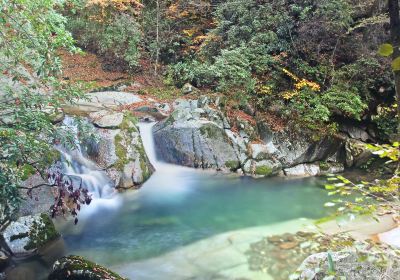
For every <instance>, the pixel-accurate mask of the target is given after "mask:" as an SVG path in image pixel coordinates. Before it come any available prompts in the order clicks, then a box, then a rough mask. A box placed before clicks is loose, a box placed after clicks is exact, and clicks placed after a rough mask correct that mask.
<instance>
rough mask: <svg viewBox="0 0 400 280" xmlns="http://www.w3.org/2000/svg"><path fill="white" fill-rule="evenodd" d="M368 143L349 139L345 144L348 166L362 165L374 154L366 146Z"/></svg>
mask: <svg viewBox="0 0 400 280" xmlns="http://www.w3.org/2000/svg"><path fill="white" fill-rule="evenodd" d="M365 145H366V143H364V142H362V141H359V140H356V139H348V140H347V141H346V144H345V149H346V166H347V167H360V166H362V165H363V164H366V163H367V162H368V161H369V160H370V159H371V158H372V157H373V154H372V152H371V151H370V150H368V149H367V148H366V146H365Z"/></svg>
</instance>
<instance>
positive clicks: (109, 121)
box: [89, 110, 124, 128]
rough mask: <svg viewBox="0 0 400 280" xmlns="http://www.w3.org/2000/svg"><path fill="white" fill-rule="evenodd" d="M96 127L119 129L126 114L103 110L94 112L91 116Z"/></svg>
mask: <svg viewBox="0 0 400 280" xmlns="http://www.w3.org/2000/svg"><path fill="white" fill-rule="evenodd" d="M89 118H90V119H91V120H92V122H93V123H94V125H95V126H97V127H100V128H118V127H119V126H120V125H121V123H122V121H123V119H124V114H123V113H121V112H118V113H113V112H110V111H106V110H102V111H99V112H94V113H91V114H90V115H89Z"/></svg>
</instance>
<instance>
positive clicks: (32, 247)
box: [3, 214, 59, 257]
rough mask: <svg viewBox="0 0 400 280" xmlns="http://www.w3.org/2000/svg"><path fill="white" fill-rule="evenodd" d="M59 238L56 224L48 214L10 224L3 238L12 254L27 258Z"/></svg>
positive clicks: (28, 217)
mask: <svg viewBox="0 0 400 280" xmlns="http://www.w3.org/2000/svg"><path fill="white" fill-rule="evenodd" d="M58 237H59V234H58V232H57V231H56V229H55V227H54V224H53V222H52V220H51V219H50V217H49V216H48V215H47V214H39V215H34V216H24V217H21V218H19V219H18V220H16V221H13V222H11V223H10V225H8V226H7V228H6V229H5V230H4V232H3V238H4V241H5V243H6V244H7V246H8V248H9V249H10V250H11V252H12V254H13V255H15V256H17V257H27V256H31V255H33V254H35V252H36V251H37V250H38V249H39V248H41V247H43V246H44V245H46V244H48V243H49V242H51V241H53V240H55V239H57V238H58Z"/></svg>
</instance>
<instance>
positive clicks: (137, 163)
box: [86, 113, 154, 189]
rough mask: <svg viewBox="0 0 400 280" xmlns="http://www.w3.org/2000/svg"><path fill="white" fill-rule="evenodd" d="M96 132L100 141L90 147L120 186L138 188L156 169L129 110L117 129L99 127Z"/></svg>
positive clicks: (101, 165) (97, 160) (95, 159)
mask: <svg viewBox="0 0 400 280" xmlns="http://www.w3.org/2000/svg"><path fill="white" fill-rule="evenodd" d="M96 135H97V137H98V141H97V142H96V143H95V144H93V143H88V144H87V145H86V149H87V150H88V151H90V152H88V154H89V156H90V158H91V159H92V160H94V161H95V162H96V163H97V164H98V165H99V166H100V167H101V168H102V169H104V170H105V171H106V173H107V175H108V176H109V177H110V178H111V179H112V180H113V181H114V184H115V186H116V187H117V188H123V189H128V188H137V187H139V186H140V185H142V184H143V183H144V182H145V181H146V180H147V179H148V178H149V177H150V175H151V174H152V173H153V172H154V168H153V166H152V165H151V163H150V161H149V159H148V158H147V155H146V153H145V151H144V147H143V143H142V140H141V137H140V133H139V130H138V128H137V127H136V119H135V118H133V117H132V115H130V114H129V113H125V115H123V119H122V121H121V122H120V124H119V125H118V127H117V128H116V129H112V128H108V129H104V128H96ZM93 146H95V147H96V148H93ZM91 147H92V148H91Z"/></svg>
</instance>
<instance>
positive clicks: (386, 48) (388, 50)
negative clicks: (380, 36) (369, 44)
mask: <svg viewBox="0 0 400 280" xmlns="http://www.w3.org/2000/svg"><path fill="white" fill-rule="evenodd" d="M378 53H379V55H381V56H391V55H392V54H393V46H392V45H391V44H382V45H381V46H380V47H379V51H378Z"/></svg>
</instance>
